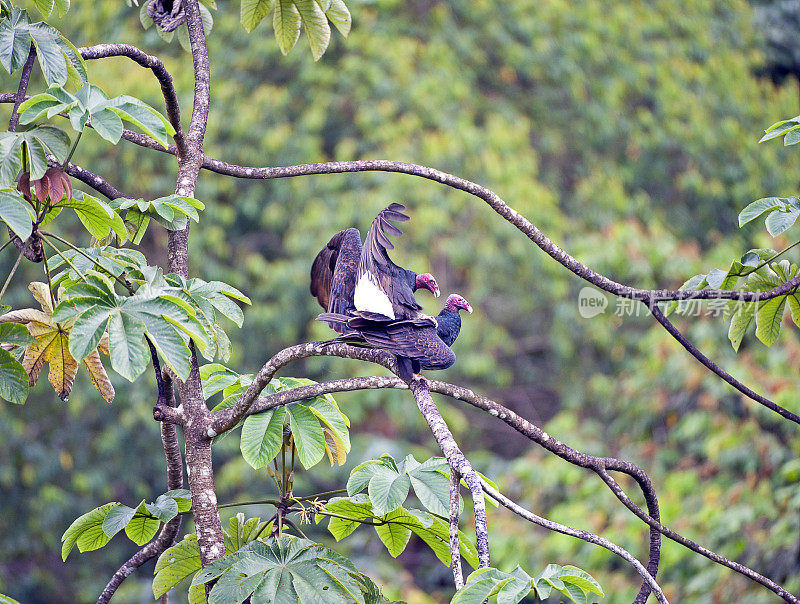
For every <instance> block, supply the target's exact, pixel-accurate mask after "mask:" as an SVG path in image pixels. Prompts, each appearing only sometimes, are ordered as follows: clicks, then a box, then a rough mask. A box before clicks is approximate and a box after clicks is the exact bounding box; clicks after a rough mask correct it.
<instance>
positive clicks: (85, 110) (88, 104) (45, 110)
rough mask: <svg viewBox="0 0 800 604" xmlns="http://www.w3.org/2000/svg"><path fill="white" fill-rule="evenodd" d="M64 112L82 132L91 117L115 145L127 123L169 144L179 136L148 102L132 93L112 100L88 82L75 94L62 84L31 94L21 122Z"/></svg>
mask: <svg viewBox="0 0 800 604" xmlns="http://www.w3.org/2000/svg"><path fill="white" fill-rule="evenodd" d="M65 44H66V42H65ZM61 84H63V83H61ZM61 112H68V113H69V117H70V123H71V124H72V127H73V128H74V129H75V130H77V131H82V130H83V129H84V128H85V127H86V124H87V123H88V121H89V120H91V125H92V127H93V128H94V129H95V131H96V132H97V134H99V135H100V136H101V137H102V138H104V139H106V140H107V141H109V142H111V143H114V144H116V143H118V142H119V140H120V138H121V137H122V130H123V122H126V123H128V124H129V125H131V126H133V127H134V128H136V129H138V130H139V131H141V132H142V133H144V134H146V135H148V136H150V137H152V138H154V139H155V140H157V141H158V142H159V143H161V144H162V145H163V146H165V147H166V146H167V145H168V144H169V138H170V137H172V136H174V135H175V129H174V128H173V127H172V124H170V123H169V120H167V118H165V117H164V116H163V115H161V114H160V113H159V112H158V111H156V110H155V109H153V108H152V107H151V106H150V105H148V104H147V103H144V102H143V101H140V100H139V99H137V98H135V97H132V96H128V95H122V96H118V97H114V98H111V99H110V98H108V96H107V95H106V94H105V93H104V92H103V91H102V90H101V89H100V88H98V87H97V86H95V85H94V84H88V83H87V84H84V85H83V86H81V88H80V89H79V90H78V91H77V92H75V94H72V93H70V92H67V91H66V90H64V88H62V87H61V85H53V86H51V87H50V88H49V89H48V91H47V92H46V93H44V94H39V95H36V96H33V97H31V98H30V99H28V100H27V101H25V102H24V103H23V104H22V105H20V123H22V124H29V123H31V122H33V121H35V120H37V119H39V118H41V117H42V116H46V117H47V118H51V117H53V116H54V115H55V114H56V113H61Z"/></svg>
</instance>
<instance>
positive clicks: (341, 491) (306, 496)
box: [293, 489, 347, 501]
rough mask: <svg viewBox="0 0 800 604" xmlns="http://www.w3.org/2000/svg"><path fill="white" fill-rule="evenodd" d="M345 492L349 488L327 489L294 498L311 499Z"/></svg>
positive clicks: (298, 499) (299, 499)
mask: <svg viewBox="0 0 800 604" xmlns="http://www.w3.org/2000/svg"><path fill="white" fill-rule="evenodd" d="M343 493H347V489H336V490H335V491H325V492H323V493H317V494H315V495H305V496H304V497H294V498H293V499H295V500H297V501H310V500H312V499H321V498H323V497H328V496H330V495H341V494H343Z"/></svg>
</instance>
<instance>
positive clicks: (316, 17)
mask: <svg viewBox="0 0 800 604" xmlns="http://www.w3.org/2000/svg"><path fill="white" fill-rule="evenodd" d="M294 4H295V6H296V7H297V12H299V13H300V18H301V19H302V20H303V27H304V28H305V30H306V35H307V36H308V42H309V44H310V45H311V54H312V55H313V57H314V60H315V61H319V59H320V58H321V57H322V55H324V54H325V50H326V49H327V48H328V44H330V41H331V28H330V25H328V18H327V17H326V16H325V13H324V12H323V11H322V8H320V5H319V4H317V0H294Z"/></svg>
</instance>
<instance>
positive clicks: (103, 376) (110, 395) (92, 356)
mask: <svg viewBox="0 0 800 604" xmlns="http://www.w3.org/2000/svg"><path fill="white" fill-rule="evenodd" d="M101 343H102V342H101ZM99 348H100V347H99V346H98V348H97V349H95V350H93V351H92V352H90V353H89V354H88V355H87V356H86V358H85V359H83V365H84V367H86V370H87V371H88V372H89V376H90V377H91V378H92V384H94V387H95V388H97V390H98V392H100V394H101V395H103V398H104V399H105V400H106V402H107V403H110V402H111V401H113V400H114V394H115V392H114V386H113V385H112V384H111V380H110V379H108V374H107V373H106V370H105V367H103V363H102V362H101V361H100V353H99V352H98V350H99Z"/></svg>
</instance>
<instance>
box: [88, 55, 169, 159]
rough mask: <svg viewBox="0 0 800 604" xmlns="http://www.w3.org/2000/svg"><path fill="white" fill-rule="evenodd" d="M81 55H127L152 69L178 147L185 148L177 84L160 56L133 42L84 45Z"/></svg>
mask: <svg viewBox="0 0 800 604" xmlns="http://www.w3.org/2000/svg"><path fill="white" fill-rule="evenodd" d="M78 52H80V54H81V57H83V58H84V59H86V60H89V59H103V58H106V57H127V58H129V59H131V60H132V61H134V62H136V63H137V64H139V65H141V66H142V67H145V68H147V69H150V70H152V72H153V75H155V77H156V79H157V80H158V83H159V84H160V85H161V93H162V94H163V96H164V105H165V107H166V110H167V119H169V122H170V124H172V127H173V128H175V142H176V143H177V148H179V149H182V148H183V144H184V141H183V128H182V126H181V108H180V105H179V103H178V95H177V94H176V93H175V86H174V85H173V83H172V75H170V73H169V71H167V68H166V67H165V66H164V63H163V62H162V61H161V59H159V58H158V57H155V56H153V55H149V54H147V53H146V52H144V51H143V50H141V49H139V48H137V47H135V46H133V45H131V44H97V45H96V46H84V47H81V48H79V49H78Z"/></svg>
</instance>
